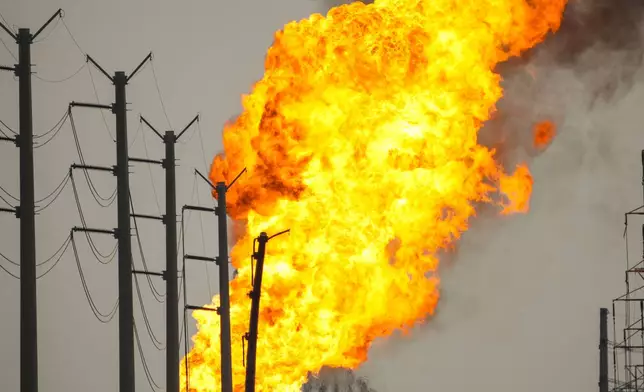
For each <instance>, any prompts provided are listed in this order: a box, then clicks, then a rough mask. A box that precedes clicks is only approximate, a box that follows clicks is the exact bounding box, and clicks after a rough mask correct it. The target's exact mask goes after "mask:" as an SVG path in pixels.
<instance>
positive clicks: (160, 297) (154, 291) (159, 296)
mask: <svg viewBox="0 0 644 392" xmlns="http://www.w3.org/2000/svg"><path fill="white" fill-rule="evenodd" d="M130 209H131V210H132V215H136V212H135V211H134V202H133V200H132V193H131V192H130ZM133 221H134V233H135V235H136V242H137V243H138V246H139V253H140V255H141V262H142V263H143V270H144V271H145V272H146V274H145V277H146V278H147V281H148V285H149V286H150V290H151V291H152V294H153V295H154V299H155V300H156V301H157V302H159V303H163V302H165V299H164V298H163V297H164V296H165V294H164V293H161V292H159V291H158V290H157V288H156V286H155V285H154V283H152V278H150V275H149V274H147V272H150V269H149V268H148V263H147V261H146V258H145V253H144V252H143V244H142V243H141V235H140V233H139V225H138V222H137V219H136V217H134V218H133Z"/></svg>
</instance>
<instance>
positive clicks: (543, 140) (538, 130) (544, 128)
mask: <svg viewBox="0 0 644 392" xmlns="http://www.w3.org/2000/svg"><path fill="white" fill-rule="evenodd" d="M555 134H556V128H555V124H554V123H553V122H551V121H542V122H540V123H538V124H537V125H535V126H534V146H535V147H536V148H538V149H544V148H546V147H547V146H548V144H550V142H552V139H554V137H555Z"/></svg>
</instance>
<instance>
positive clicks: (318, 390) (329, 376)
mask: <svg viewBox="0 0 644 392" xmlns="http://www.w3.org/2000/svg"><path fill="white" fill-rule="evenodd" d="M302 392H376V391H375V390H374V389H373V388H370V387H369V384H368V383H367V380H366V379H364V378H363V377H358V376H356V375H355V373H354V372H353V371H351V370H347V369H341V368H329V367H324V368H322V369H321V370H320V372H319V373H318V374H310V375H309V381H308V382H307V383H306V384H304V386H302Z"/></svg>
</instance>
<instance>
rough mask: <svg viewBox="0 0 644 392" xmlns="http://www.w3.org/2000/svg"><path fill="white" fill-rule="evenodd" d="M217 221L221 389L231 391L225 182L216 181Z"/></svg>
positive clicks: (231, 365) (223, 391)
mask: <svg viewBox="0 0 644 392" xmlns="http://www.w3.org/2000/svg"><path fill="white" fill-rule="evenodd" d="M216 189H217V208H216V210H217V218H218V219H217V222H218V231H219V260H218V262H219V315H220V316H221V322H220V326H221V339H220V343H221V390H222V392H232V391H233V363H232V353H231V345H232V339H231V337H230V286H229V282H230V277H229V275H228V214H227V213H226V191H227V190H228V187H227V186H226V183H225V182H218V183H217V188H216Z"/></svg>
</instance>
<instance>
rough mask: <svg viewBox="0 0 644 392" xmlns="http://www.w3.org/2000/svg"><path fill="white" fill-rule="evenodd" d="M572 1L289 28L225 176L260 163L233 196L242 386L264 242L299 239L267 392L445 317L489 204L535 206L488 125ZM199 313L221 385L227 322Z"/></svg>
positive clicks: (204, 356)
mask: <svg viewBox="0 0 644 392" xmlns="http://www.w3.org/2000/svg"><path fill="white" fill-rule="evenodd" d="M565 4H566V0H529V1H528V0H476V1H474V0H377V1H376V2H375V3H374V4H371V5H364V4H362V3H354V4H351V5H346V6H341V7H337V8H334V9H332V10H331V11H330V12H329V13H328V15H327V16H326V17H323V16H321V15H313V16H311V17H310V18H308V19H306V20H302V21H299V22H293V23H289V24H287V25H286V26H285V27H284V29H283V30H281V31H279V32H277V33H276V34H275V40H274V43H273V45H272V47H271V48H270V49H269V51H268V54H267V57H266V64H265V74H264V77H263V78H262V79H261V80H260V81H259V82H258V83H257V84H255V86H254V87H253V90H252V93H251V94H249V95H247V96H245V97H244V98H243V106H244V111H243V113H242V114H241V115H240V116H239V117H238V118H237V119H236V120H235V121H234V122H233V123H231V124H228V125H227V126H226V127H225V130H224V148H225V156H218V157H216V158H215V160H214V162H213V166H212V170H211V179H212V180H213V181H222V180H225V181H228V182H229V181H231V180H232V179H233V178H234V177H235V176H236V174H237V173H239V172H240V171H241V170H242V169H243V168H247V169H248V172H247V173H246V174H245V175H244V176H243V177H242V179H240V181H238V182H237V183H236V184H235V186H234V187H233V188H231V190H230V193H229V195H228V208H229V213H230V215H231V217H232V218H234V219H237V220H240V221H244V222H245V224H246V227H247V232H246V233H245V234H244V235H243V236H241V238H240V239H239V240H238V241H237V243H236V245H235V246H234V248H233V250H232V262H233V264H234V266H235V268H237V269H238V272H239V274H238V277H237V278H236V279H234V280H233V281H232V282H231V285H230V287H231V303H232V305H231V320H232V335H233V346H232V348H233V376H234V385H235V391H242V390H243V388H242V386H243V382H244V367H243V364H242V336H243V335H244V334H245V333H246V332H247V329H248V321H249V309H250V299H249V298H248V296H247V292H248V290H249V286H250V277H251V267H250V252H251V249H252V240H253V238H254V237H256V236H257V235H258V234H259V233H260V232H262V231H265V232H267V233H268V234H269V235H270V234H274V233H276V232H279V231H282V230H284V229H290V230H291V233H290V236H288V237H280V238H278V239H275V240H273V241H271V242H270V243H269V244H268V254H267V258H266V266H265V271H264V284H263V288H262V289H263V292H262V307H261V314H260V329H259V340H258V347H259V348H258V356H257V362H258V370H257V375H258V377H257V391H259V392H268V391H280V392H281V391H298V390H299V388H300V385H301V384H302V383H303V382H304V381H305V380H306V376H307V372H309V371H312V372H316V371H318V370H319V369H320V368H321V366H323V365H329V366H343V367H349V368H355V367H357V366H359V365H360V364H361V363H362V362H364V361H365V360H366V358H367V351H368V349H369V346H370V344H371V342H372V341H373V340H374V339H375V338H377V337H382V336H388V335H390V334H391V333H392V332H393V331H395V330H398V329H402V330H408V329H409V327H411V326H413V325H414V324H415V323H418V322H422V321H423V320H424V319H425V318H426V317H427V316H428V315H431V314H432V312H433V311H434V308H435V306H436V304H437V302H438V299H439V290H438V286H439V278H438V276H437V275H436V270H437V268H438V263H439V260H438V259H437V257H436V252H437V251H438V250H440V249H442V248H445V247H447V246H450V244H452V243H453V242H454V241H455V240H456V239H458V238H459V236H460V234H461V233H462V232H463V231H465V230H466V229H467V227H468V220H469V218H470V217H472V216H473V215H474V214H475V212H476V211H475V206H476V204H477V203H480V202H491V203H495V204H498V205H500V206H502V207H503V212H504V213H510V212H524V211H527V209H528V202H529V196H530V192H531V189H532V178H531V177H530V173H529V171H528V169H527V168H526V167H525V166H520V167H519V168H518V169H517V171H516V172H515V173H514V174H511V175H508V174H505V173H503V170H502V168H501V167H500V165H499V164H498V163H497V162H496V161H495V157H494V151H492V150H490V149H488V148H486V147H484V146H481V145H479V144H478V143H477V132H478V130H479V129H480V128H481V126H482V124H483V123H484V122H485V121H486V120H488V119H489V117H490V113H491V112H493V111H494V110H495V104H496V102H497V101H498V99H499V98H500V97H501V96H502V89H501V87H500V85H499V82H500V76H499V75H497V74H495V73H494V71H493V69H494V67H495V66H496V65H497V64H498V63H499V62H502V61H505V60H507V59H508V58H509V57H511V56H516V55H520V54H521V52H522V51H524V50H526V49H528V48H531V47H532V46H534V45H535V44H537V43H538V42H540V41H541V40H543V38H544V37H545V35H546V34H547V33H548V32H550V31H555V30H557V29H558V27H559V23H560V20H561V15H562V13H563V9H564V7H565ZM499 194H501V195H500V196H501V197H499ZM218 301H219V299H218V297H215V298H214V299H213V304H214V305H215V306H216V305H217V303H218ZM193 315H194V317H195V319H196V320H197V322H198V332H197V334H196V335H195V336H194V338H193V341H194V347H193V349H192V351H191V352H190V354H189V356H188V358H187V360H188V361H189V364H190V369H191V370H190V379H189V385H190V391H195V392H196V391H198V392H206V391H219V390H220V384H219V383H220V379H219V372H220V358H219V318H218V316H217V315H216V314H213V313H212V312H195V313H194V314H193ZM180 371H181V376H182V379H183V377H185V374H184V367H183V365H182V367H181V370H180ZM183 390H184V391H185V390H186V386H185V385H183Z"/></svg>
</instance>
